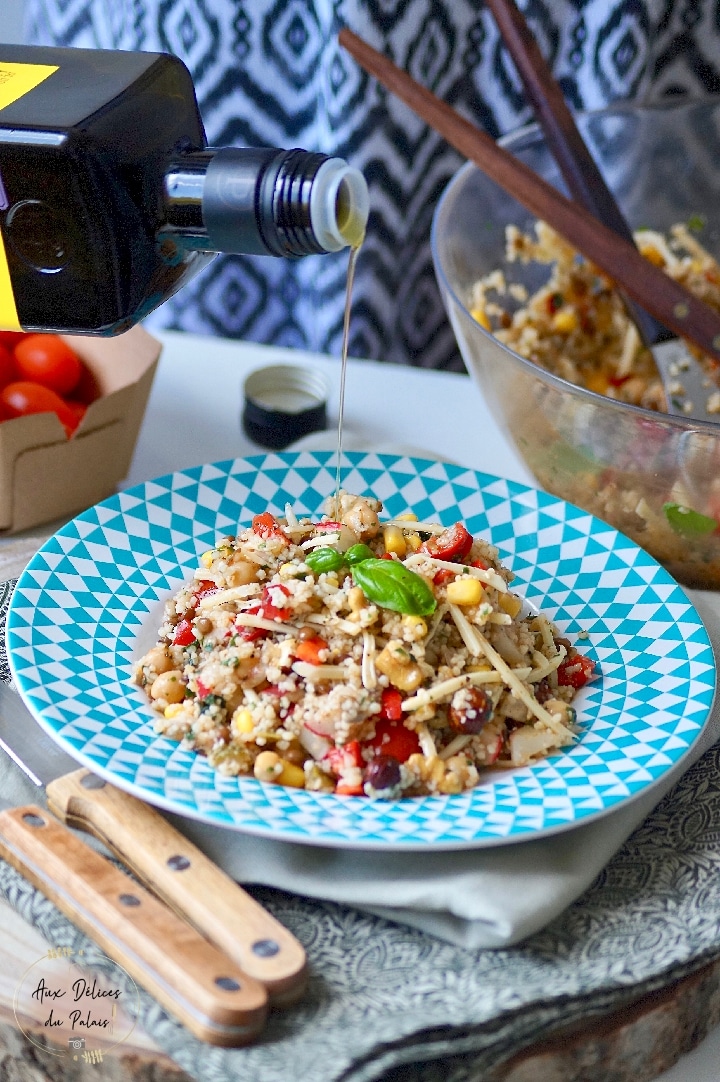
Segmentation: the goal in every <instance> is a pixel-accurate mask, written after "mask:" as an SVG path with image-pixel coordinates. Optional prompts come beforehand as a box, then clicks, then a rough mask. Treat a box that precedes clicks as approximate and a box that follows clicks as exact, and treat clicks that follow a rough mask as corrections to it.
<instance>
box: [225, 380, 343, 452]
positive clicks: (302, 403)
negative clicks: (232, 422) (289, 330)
mask: <svg viewBox="0 0 720 1082" xmlns="http://www.w3.org/2000/svg"><path fill="white" fill-rule="evenodd" d="M243 391H244V406H243V415H242V424H243V430H244V432H245V435H246V436H247V437H248V438H249V439H251V440H252V441H253V442H254V443H258V444H260V446H261V447H267V448H269V449H270V450H273V451H281V450H282V449H283V448H284V447H287V446H288V445H289V444H291V443H294V442H295V440H299V439H301V438H302V437H303V436H308V435H309V434H310V433H311V432H320V431H322V430H323V429H325V428H326V427H327V399H328V383H327V380H326V379H325V376H324V375H322V373H320V372H318V371H317V370H316V369H313V368H303V367H302V366H300V365H290V364H277V365H270V366H269V367H267V368H258V369H256V371H255V372H251V373H250V375H249V376H248V377H247V379H246V380H245V385H244V388H243Z"/></svg>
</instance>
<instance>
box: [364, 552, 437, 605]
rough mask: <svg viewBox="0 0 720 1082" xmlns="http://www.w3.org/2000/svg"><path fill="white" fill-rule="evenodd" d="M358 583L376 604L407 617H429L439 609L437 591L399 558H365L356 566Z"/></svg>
mask: <svg viewBox="0 0 720 1082" xmlns="http://www.w3.org/2000/svg"><path fill="white" fill-rule="evenodd" d="M352 577H353V582H355V583H356V584H357V585H358V586H359V587H360V588H361V589H362V592H363V593H364V594H365V596H366V597H367V599H368V601H372V602H373V604H375V605H380V606H381V608H383V609H392V611H393V612H402V613H404V614H405V615H407V616H428V615H429V614H430V613H431V612H434V611H435V608H436V606H437V601H436V600H435V594H434V593H433V592H432V589H431V588H430V586H428V584H427V582H426V581H425V579H423V578H421V577H420V575H416V574H415V572H414V571H410V569H409V568H407V567H405V566H404V564H401V563H400V562H399V561H398V560H379V559H376V558H374V557H373V558H372V559H368V560H362V561H361V563H359V564H355V566H354V567H353V569H352Z"/></svg>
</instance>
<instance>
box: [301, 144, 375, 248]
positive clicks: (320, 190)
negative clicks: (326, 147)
mask: <svg viewBox="0 0 720 1082" xmlns="http://www.w3.org/2000/svg"><path fill="white" fill-rule="evenodd" d="M369 212H370V194H369V192H368V186H367V183H366V181H365V177H364V176H363V175H362V173H361V172H360V171H359V169H354V168H353V167H352V166H350V165H348V164H347V162H345V161H343V159H342V158H328V159H327V161H325V162H323V164H322V165H321V166H320V168H319V169H318V171H317V173H316V174H315V178H314V181H313V185H312V189H311V192H310V221H311V224H312V230H313V233H314V234H315V237H316V238H317V241H318V243H319V244H320V245H321V246H322V247H323V248H324V249H325V251H327V252H337V251H340V249H341V248H346V247H348V246H350V247H352V248H357V247H358V246H359V245H360V244H361V243H362V239H363V237H364V236H365V227H366V225H367V220H368V214H369Z"/></svg>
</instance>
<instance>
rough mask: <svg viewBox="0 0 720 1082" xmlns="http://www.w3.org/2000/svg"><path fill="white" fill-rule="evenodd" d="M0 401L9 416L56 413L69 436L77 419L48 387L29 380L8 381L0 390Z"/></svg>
mask: <svg viewBox="0 0 720 1082" xmlns="http://www.w3.org/2000/svg"><path fill="white" fill-rule="evenodd" d="M0 402H1V403H2V405H3V407H4V410H5V412H6V414H7V415H8V416H9V417H25V416H27V415H28V414H31V413H56V414H57V416H58V417H59V418H60V423H61V424H62V426H63V428H64V429H65V434H66V435H67V436H71V435H72V434H73V432H74V431H75V428H76V425H77V421H76V418H75V414H74V413H73V411H72V410H71V409H70V408H69V406H68V405H67V403H66V402H64V401H63V399H62V398H61V397H60V395H58V394H56V393H55V391H52V390H51V389H50V388H49V387H43V385H42V384H41V383H31V382H30V381H29V380H17V381H16V382H14V383H8V385H7V387H3V388H2V390H1V391H0Z"/></svg>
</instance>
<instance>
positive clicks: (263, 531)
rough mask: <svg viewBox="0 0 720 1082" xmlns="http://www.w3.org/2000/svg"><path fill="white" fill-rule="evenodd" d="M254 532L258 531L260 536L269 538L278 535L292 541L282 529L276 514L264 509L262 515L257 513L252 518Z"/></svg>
mask: <svg viewBox="0 0 720 1082" xmlns="http://www.w3.org/2000/svg"><path fill="white" fill-rule="evenodd" d="M252 528H253V533H256V534H257V535H258V537H262V538H264V539H265V540H267V539H268V538H270V537H277V538H279V539H282V540H284V541H286V542H287V543H288V544H289V543H290V538H289V537H288V535H287V534H286V533H285V531H284V530H282V529H281V527H280V525H279V523H278V520H277V519H276V518H275V516H274V515H271V514H270V512H269V511H264V512H263V513H262V514H261V515H255V516H254V518H253V520H252Z"/></svg>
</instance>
